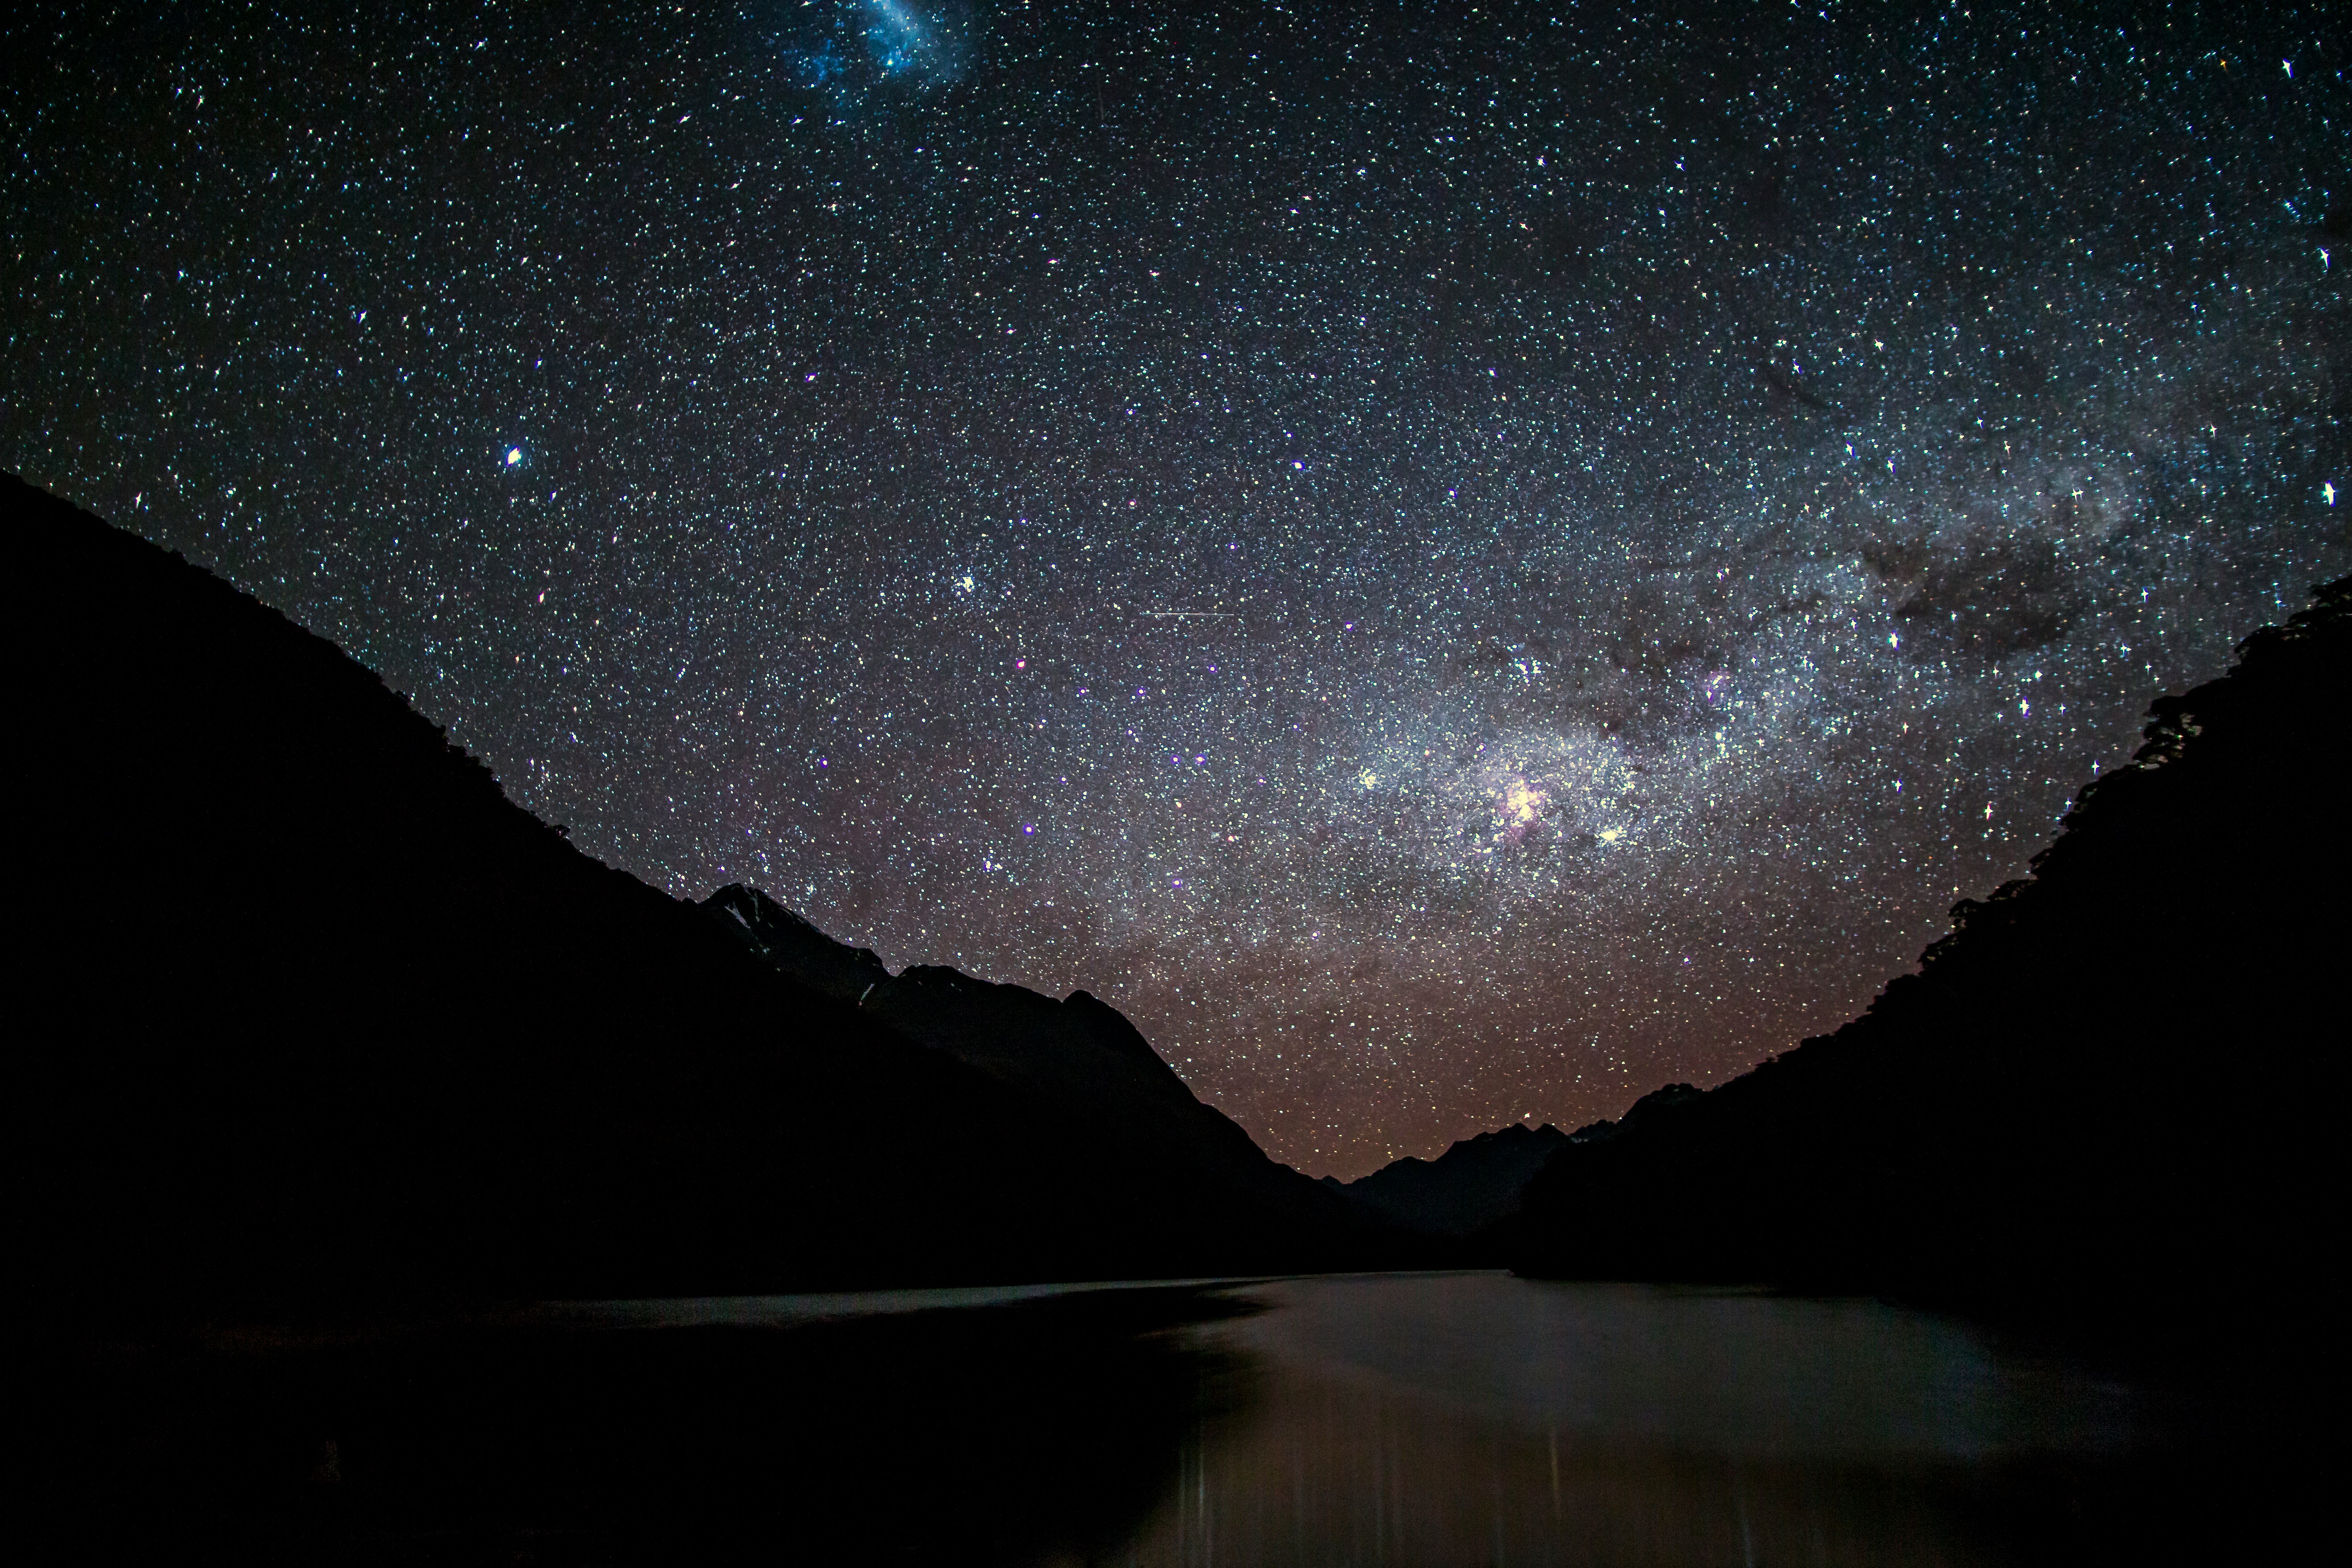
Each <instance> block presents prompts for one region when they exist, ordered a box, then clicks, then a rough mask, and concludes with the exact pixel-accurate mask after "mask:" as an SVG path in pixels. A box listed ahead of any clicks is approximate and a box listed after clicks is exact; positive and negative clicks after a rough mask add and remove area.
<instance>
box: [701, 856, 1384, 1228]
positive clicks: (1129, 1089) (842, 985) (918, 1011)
mask: <svg viewBox="0 0 2352 1568" xmlns="http://www.w3.org/2000/svg"><path fill="white" fill-rule="evenodd" d="M703 908H705V909H706V910H710V911H711V912H712V913H713V914H715V915H717V916H718V917H719V920H720V921H721V923H722V924H723V925H724V926H725V927H726V928H727V929H729V930H730V931H735V932H737V933H738V934H739V935H740V939H741V940H742V942H744V944H745V946H746V947H748V948H749V949H751V951H752V952H757V953H759V954H760V955H761V956H762V957H763V958H765V959H767V961H768V962H770V963H773V964H774V965H775V966H776V968H777V969H778V970H779V971H780V972H782V973H785V974H788V975H791V976H793V978H795V979H797V980H799V981H801V983H802V984H806V985H808V986H809V987H810V988H811V989H813V990H816V991H820V992H823V993H824V994H826V995H828V996H830V997H832V998H833V999H835V1001H838V1002H843V1003H845V1004H847V1005H851V1006H853V1007H856V1009H857V1010H858V1011H859V1012H860V1013H862V1014H863V1015H864V1016H866V1017H869V1018H873V1019H877V1020H878V1021H880V1022H881V1023H882V1024H883V1025H885V1026H887V1027H889V1028H891V1029H893V1030H895V1031H896V1032H897V1033H898V1034H899V1035H900V1036H902V1037H905V1038H907V1039H909V1040H912V1041H915V1042H916V1043H918V1044H919V1045H923V1046H927V1047H930V1048H932V1049H934V1050H937V1051H940V1052H942V1053H944V1054H945V1055H947V1056H950V1057H952V1058H955V1059H956V1060H958V1061H961V1062H962V1063H964V1064H965V1065H966V1066H968V1067H970V1068H973V1069H975V1070H977V1071H979V1072H981V1073H983V1074H985V1075H987V1076H988V1077H989V1078H990V1079H993V1080H995V1081H996V1082H998V1083H1000V1084H1003V1085H1004V1086H1005V1087H1006V1088H1008V1089H1012V1090H1013V1091H1014V1092H1016V1093H1017V1094H1019V1095H1021V1096H1022V1097H1023V1098H1024V1100H1028V1101H1029V1102H1030V1103H1031V1104H1033V1105H1034V1106H1037V1107H1040V1108H1043V1109H1044V1110H1046V1111H1047V1112H1049V1113H1051V1114H1054V1115H1058V1116H1060V1117H1063V1118H1065V1119H1066V1120H1068V1121H1071V1122H1072V1123H1074V1124H1082V1125H1092V1124H1101V1125H1105V1126H1111V1127H1116V1128H1117V1130H1118V1159H1119V1160H1120V1161H1121V1162H1122V1163H1126V1164H1129V1165H1130V1166H1133V1167H1135V1168H1136V1169H1137V1171H1138V1179H1139V1180H1142V1179H1146V1178H1145V1177H1144V1176H1143V1175H1142V1173H1143V1172H1146V1171H1149V1172H1153V1173H1159V1176H1160V1178H1161V1179H1165V1178H1169V1177H1173V1178H1176V1179H1179V1180H1181V1182H1182V1183H1183V1184H1184V1185H1185V1188H1186V1190H1187V1191H1189V1192H1190V1193H1191V1194H1192V1201H1195V1202H1205V1203H1211V1204H1213V1205H1239V1206H1240V1208H1241V1209H1242V1210H1243V1211H1244V1212H1248V1211H1250V1210H1252V1209H1255V1210H1257V1211H1259V1212H1262V1213H1264V1214H1266V1215H1277V1216H1280V1217H1281V1218H1282V1219H1283V1220H1284V1221H1286V1222H1287V1223H1290V1224H1294V1225H1297V1226H1306V1227H1309V1228H1314V1227H1323V1228H1328V1229H1332V1230H1335V1231H1339V1232H1346V1231H1349V1230H1361V1229H1363V1228H1365V1220H1364V1218H1363V1216H1362V1215H1360V1214H1359V1213H1358V1212H1357V1211H1355V1210H1354V1209H1353V1208H1351V1207H1350V1206H1349V1205H1345V1204H1340V1203H1335V1202H1334V1201H1332V1198H1331V1196H1330V1194H1328V1192H1327V1191H1326V1190H1325V1189H1324V1188H1323V1187H1322V1186H1321V1185H1319V1184H1317V1183H1315V1182H1311V1181H1309V1180H1308V1179H1307V1178H1306V1177H1304V1176H1302V1175H1300V1174H1299V1173H1297V1172H1296V1171H1294V1170H1292V1169H1291V1168H1290V1167H1288V1166H1287V1165H1277V1164H1276V1163H1274V1161H1272V1160H1271V1159H1269V1158H1267V1157H1266V1155H1265V1152H1264V1151H1262V1150H1260V1149H1259V1148H1258V1146H1257V1145H1256V1144H1255V1142H1251V1140H1250V1136H1249V1134H1248V1133H1247V1132H1244V1131H1242V1128H1241V1126H1240V1125H1239V1124H1238V1123H1237V1122H1235V1121H1233V1120H1232V1119H1231V1118H1230V1117H1228V1116H1226V1115H1225V1114H1224V1113H1223V1111H1220V1110H1216V1109H1214V1108H1213V1107H1211V1106H1208V1105H1203V1104H1202V1102H1201V1101H1200V1100H1198V1099H1196V1098H1195V1097H1194V1095H1193V1093H1192V1089H1189V1088H1187V1087H1186V1086H1185V1083H1184V1080H1183V1079H1181V1078H1179V1077H1177V1076H1176V1072H1175V1069H1174V1068H1171V1067H1170V1066H1169V1065H1168V1064H1167V1063H1166V1062H1164V1061H1162V1060H1160V1056H1159V1054H1158V1053H1157V1052H1155V1051H1153V1050H1152V1048H1151V1046H1150V1042H1148V1041H1146V1040H1145V1039H1144V1037H1143V1036H1142V1034H1141V1033H1140V1032H1139V1031H1138V1030H1137V1028H1136V1026H1134V1025H1133V1024H1130V1023H1129V1022H1128V1020H1127V1018H1126V1016H1124V1015H1123V1014H1121V1013H1120V1012H1119V1011H1118V1009H1117V1008H1115V1007H1112V1006H1111V1005H1109V1004H1108V1003H1106V1002H1103V1001H1100V1000H1098V999H1097V998H1096V997H1094V996H1092V995H1090V994H1087V993H1086V992H1084V991H1075V992H1072V993H1071V994H1069V996H1067V997H1066V998H1065V999H1063V1000H1061V1001H1058V1002H1057V1001H1055V999H1054V998H1052V997H1050V996H1045V995H1041V994H1038V993H1036V992H1034V991H1031V990H1029V989H1027V988H1026V987H1024V986H1020V985H1001V984H992V983H990V982H988V981H984V980H975V979H973V978H972V977H971V975H968V974H964V973H960V972H958V971H956V970H954V969H950V968H945V967H942V966H940V965H934V964H916V965H913V966H911V967H909V968H907V969H905V970H902V971H900V972H899V973H898V974H896V975H893V974H891V973H890V972H889V971H888V970H887V968H885V967H884V966H883V963H882V961H881V960H880V959H879V958H877V957H876V956H875V954H874V953H873V952H872V951H871V950H870V949H866V948H854V947H850V946H848V945H847V944H846V943H844V942H835V940H834V939H833V938H831V937H829V936H826V935H825V934H824V932H823V931H819V930H818V929H817V928H816V927H815V926H814V925H812V924H810V923H809V922H808V921H805V920H803V919H802V918H801V917H800V916H798V915H796V914H794V913H793V912H792V911H791V910H787V909H785V908H784V907H783V906H782V905H781V904H778V903H777V902H775V901H774V900H772V899H770V898H769V897H768V896H767V895H766V894H764V893H761V892H760V891H758V890H757V889H751V888H745V887H740V886H735V887H727V888H721V889H719V891H718V892H716V893H713V894H712V895H711V896H710V897H709V899H708V900H705V901H704V904H703ZM1171 1201H1182V1200H1181V1198H1180V1197H1179V1195H1178V1194H1171Z"/></svg>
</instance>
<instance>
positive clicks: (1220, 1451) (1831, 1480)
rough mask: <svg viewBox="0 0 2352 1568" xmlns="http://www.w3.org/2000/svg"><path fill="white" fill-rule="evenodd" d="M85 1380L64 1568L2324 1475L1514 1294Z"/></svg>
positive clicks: (495, 1349)
mask: <svg viewBox="0 0 2352 1568" xmlns="http://www.w3.org/2000/svg"><path fill="white" fill-rule="evenodd" d="M60 1382H61V1387H62V1393H63V1396H64V1397H63V1403H62V1405H61V1406H60V1408H59V1411H58V1414H57V1415H56V1417H55V1419H54V1421H52V1422H50V1423H49V1424H47V1425H46V1426H45V1425H41V1424H39V1423H37V1422H36V1421H35V1420H33V1419H32V1418H30V1417H22V1418H20V1424H21V1425H23V1426H24V1428H25V1429H26V1430H27V1431H36V1432H41V1433H44V1434H45V1436H44V1447H45V1451H46V1452H47V1455H48V1456H49V1458H50V1459H51V1461H52V1462H53V1464H54V1465H55V1467H56V1469H55V1473H54V1474H53V1475H49V1476H46V1477H39V1478H37V1479H36V1484H35V1486H34V1487H33V1488H31V1489H32V1490H34V1491H36V1493H37V1494H45V1495H46V1496H47V1499H48V1500H49V1501H50V1502H51V1504H52V1505H53V1507H52V1509H51V1510H50V1511H49V1512H48V1513H47V1514H45V1515H42V1516H39V1517H38V1519H37V1521H35V1523H33V1524H32V1525H30V1526H26V1527H22V1528H20V1529H19V1531H17V1540H16V1544H19V1545H25V1546H29V1547H30V1548H31V1550H30V1552H28V1553H27V1555H28V1556H29V1557H31V1558H33V1559H39V1560H60V1561H84V1562H100V1561H122V1562H142V1563H145V1562H156V1561H170V1562H206V1561H219V1562H236V1563H526V1562H527V1563H542V1564H556V1563H583V1564H585V1563H671V1562H684V1561H693V1562H697V1563H721V1562H743V1563H754V1562H756V1563H796V1562H811V1563H818V1562H823V1563H830V1562H852V1561H856V1562H866V1561H877V1560H878V1561H890V1562H905V1563H1103V1564H1114V1563H1130V1564H1137V1565H1143V1564H1155V1565H1156V1564H1167V1565H1171V1568H1172V1565H1177V1564H1185V1565H1197V1568H1216V1565H1218V1564H1265V1565H1267V1568H1284V1565H1293V1564H1296V1565H1301V1568H1305V1565H1315V1568H1322V1565H1339V1564H1351V1565H1353V1564H1390V1563H1400V1564H1408V1563H1410V1564H1418V1563H1429V1564H1464V1565H1479V1564H1490V1565H1494V1568H1502V1565H1505V1564H1509V1563H1613V1564H1642V1563H1648V1564H1694V1565H1696V1564H1727V1563H1813V1564H1843V1563H1871V1564H1906V1563H1938V1564H1977V1563H2033V1562H2050V1563H2076V1562H2082V1561H2090V1560H2113V1561H2131V1562H2152V1561H2176V1560H2182V1559H2184V1558H2187V1557H2189V1556H2190V1555H2192V1554H2193V1553H2194V1552H2197V1551H2203V1550H2206V1549H2208V1548H2209V1547H2210V1546H2212V1545H2213V1544H2214V1543H2215V1542H2220V1543H2221V1544H2222V1545H2224V1546H2225V1547H2231V1548H2235V1549H2236V1550H2224V1551H2222V1552H2221V1555H2222V1556H2224V1557H2231V1558H2235V1557H2242V1556H2246V1555H2248V1554H2249V1552H2251V1551H2252V1548H2253V1546H2254V1544H2255V1542H2254V1538H2253V1535H2252V1534H2250V1533H2249V1531H2251V1529H2252V1526H2251V1525H2250V1524H2249V1523H2248V1521H2251V1520H2254V1519H2257V1518H2258V1517H2260V1516H2261V1515H2262V1514H2263V1513H2264V1512H2270V1513H2275V1512H2277V1511H2278V1510H2277V1509H2276V1508H2275V1507H2274V1506H2273V1504H2275V1502H2276V1500H2277V1499H2278V1498H2279V1497H2280V1496H2282V1495H2284V1492H2285V1490H2287V1489H2283V1488H2282V1487H2281V1486H2279V1485H2277V1484H2275V1483H2265V1482H2263V1479H2262V1478H2261V1476H2260V1475H2259V1474H2258V1472H2259V1470H2260V1468H2261V1463H2262V1461H2260V1460H2259V1459H2249V1458H2247V1457H2246V1454H2245V1453H2242V1452H2240V1451H2239V1450H2238V1447H2236V1446H2235V1445H2234V1440H2233V1439H2232V1440H2228V1441H2224V1440H2221V1439H2217V1438H2216V1437H2215V1436H2214V1434H2213V1432H2212V1431H2210V1430H2209V1429H2208V1427H2207V1426H2206V1423H2207V1421H2208V1420H2209V1418H2210V1415H2211V1407H2210V1405H2207V1404H2204V1403H2200V1402H2196V1401H2189V1400H2187V1399H2186V1398H2185V1397H2183V1396H2180V1395H2177V1394H2158V1393H2157V1392H2154V1391H2152V1390H2151V1389H2150V1388H2148V1387H2147V1386H2143V1385H2136V1384H2126V1383H2125V1382H2121V1381H2117V1380H2115V1379H2112V1378H2104V1377H2100V1376H2096V1375H2094V1374H2092V1373H2089V1372H2086V1371H2084V1369H2083V1368H2082V1367H2081V1366H2080V1365H2079V1364H2077V1363H2071V1362H2069V1361H2066V1360H2064V1359H2063V1358H2057V1357H2052V1356H2043V1355H2035V1354H2031V1353H2027V1352H2023V1351H2021V1350H2020V1349H2019V1348H2018V1347H2017V1346H2016V1345H2015V1344H2013V1343H2011V1342H2005V1341H2002V1340H2000V1339H1998V1338H1996V1337H1993V1336H1990V1335H1989V1334H1987V1333H1986V1332H1984V1331H1981V1330H1979V1329H1976V1328H1972V1327H1970V1326H1969V1325H1967V1324H1964V1323H1961V1322H1958V1321H1953V1320H1948V1319H1943V1318H1937V1317H1934V1316H1929V1315H1924V1314H1918V1313H1911V1312H1906V1311H1901V1310H1895V1309H1892V1308H1888V1307H1885V1306H1881V1305H1877V1304H1874V1303H1870V1302H1861V1301H1821V1300H1787V1299H1779V1298H1773V1297H1769V1296H1762V1295H1740V1294H1726V1293H1704V1292H1687V1291H1674V1290H1665V1289H1641V1288H1633V1287H1614V1286H1578V1285H1551V1284H1538V1283H1531V1282H1528V1281H1523V1280H1518V1279H1510V1278H1508V1277H1506V1276H1500V1275H1453V1276H1386V1277H1371V1278H1363V1279H1301V1280H1291V1281H1278V1282H1260V1283H1255V1284H1249V1285H1243V1286H1227V1287H1222V1288H1217V1289H1206V1290H1204V1289H1198V1288H1191V1287H1179V1286H1173V1285H1163V1286H1158V1287H1092V1288H1080V1289H1056V1290H1049V1291H1040V1290H1036V1289H1014V1290H1002V1291H981V1292H947V1293H941V1292H912V1293H908V1292H899V1293H883V1294H877V1295H871V1296H864V1297H851V1296H833V1297H793V1298H784V1297H778V1298H761V1299H745V1300H730V1301H698V1302H657V1303H646V1302H639V1303H608V1304H604V1305H603V1306H599V1307H594V1308H574V1309H565V1310H552V1311H541V1312H537V1313H531V1314H525V1315H520V1316H516V1317H509V1318H507V1319H504V1320H501V1321H481V1320H478V1319H477V1320H473V1321H465V1322H444V1323H440V1324H437V1325H415V1324H412V1325H410V1326H408V1327H406V1328H404V1329H402V1330H400V1331H383V1330H377V1331H369V1332H360V1333H339V1334H310V1335H297V1336H273V1337H255V1336H250V1335H247V1336H228V1337H220V1336H214V1337H211V1338H205V1337H203V1336H195V1337H188V1338H182V1339H178V1340H173V1341H170V1342H151V1343H147V1344H143V1345H137V1346H131V1345H122V1344H114V1345H110V1346H107V1347H103V1348H102V1349H101V1348H93V1347H88V1346H85V1347H82V1348H81V1349H80V1350H79V1351H78V1352H75V1358H74V1359H72V1360H71V1361H70V1362H68V1363H66V1364H65V1365H64V1367H63V1371H62V1374H61V1379H60ZM2248 1452H2251V1450H2249V1451H2248ZM2265 1485H2269V1488H2270V1489H2269V1491H2268V1492H2267V1493H2265V1491H2264V1486H2265ZM2265 1496H2267V1497H2268V1498H2269V1499H2270V1502H2268V1503H2260V1504H2256V1503H2254V1502H2253V1501H2252V1500H2256V1499H2260V1498H2263V1497H2265ZM28 1537H29V1539H27V1538H28Z"/></svg>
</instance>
